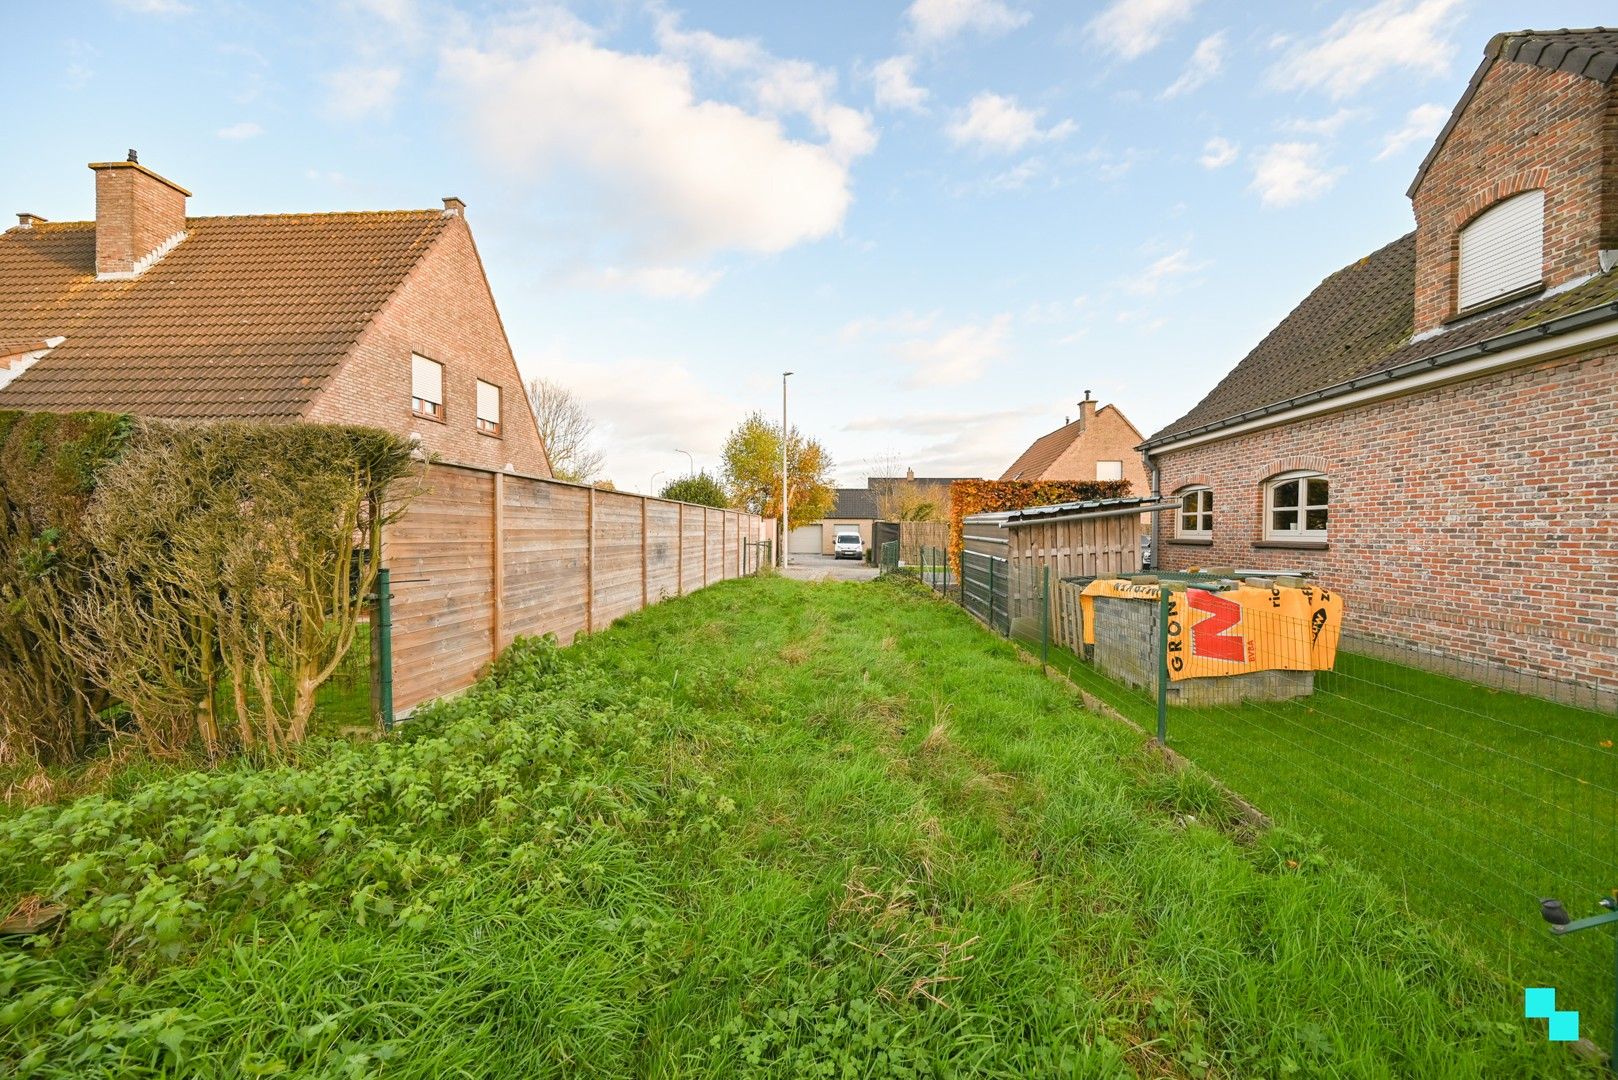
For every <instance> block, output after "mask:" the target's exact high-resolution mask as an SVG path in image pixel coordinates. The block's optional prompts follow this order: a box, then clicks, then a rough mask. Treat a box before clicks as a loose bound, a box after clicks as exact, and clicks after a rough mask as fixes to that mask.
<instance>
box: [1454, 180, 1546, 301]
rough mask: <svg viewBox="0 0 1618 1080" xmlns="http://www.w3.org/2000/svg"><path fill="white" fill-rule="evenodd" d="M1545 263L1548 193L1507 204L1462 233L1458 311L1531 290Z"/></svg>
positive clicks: (1499, 205)
mask: <svg viewBox="0 0 1618 1080" xmlns="http://www.w3.org/2000/svg"><path fill="white" fill-rule="evenodd" d="M1544 259H1545V193H1544V192H1543V191H1525V192H1523V193H1522V194H1521V195H1513V196H1512V197H1511V198H1509V199H1502V200H1501V201H1499V202H1497V203H1495V204H1494V205H1493V206H1491V207H1489V208H1488V209H1487V210H1485V211H1483V213H1481V214H1479V215H1478V216H1477V217H1475V218H1473V219H1472V222H1471V224H1469V225H1468V226H1467V227H1466V228H1464V229H1462V230H1461V241H1460V268H1459V270H1458V272H1457V274H1456V299H1455V307H1456V310H1458V311H1465V310H1466V309H1467V308H1473V307H1477V306H1478V305H1479V304H1486V303H1488V302H1489V301H1490V300H1495V299H1498V298H1500V297H1503V296H1511V295H1513V294H1515V293H1520V292H1523V291H1524V290H1526V289H1531V288H1533V287H1534V286H1536V285H1538V284H1539V283H1540V277H1541V273H1542V270H1541V265H1542V263H1543V262H1544Z"/></svg>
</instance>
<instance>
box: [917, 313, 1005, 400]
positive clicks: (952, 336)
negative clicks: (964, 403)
mask: <svg viewBox="0 0 1618 1080" xmlns="http://www.w3.org/2000/svg"><path fill="white" fill-rule="evenodd" d="M1010 331H1011V316H1010V315H1009V314H1006V315H996V316H995V317H994V318H993V319H990V320H989V321H988V322H986V323H964V324H962V325H960V326H956V327H953V328H951V329H949V330H945V331H944V332H943V333H941V334H937V335H935V336H933V337H928V338H913V339H911V340H909V341H904V342H900V343H899V345H898V346H897V347H896V348H895V350H894V351H895V352H896V353H897V354H898V356H899V358H900V359H901V360H904V361H905V362H906V363H908V364H910V365H912V366H913V367H914V369H915V370H914V371H913V372H912V373H911V376H910V379H909V383H910V385H911V386H913V387H935V386H960V385H962V384H964V383H970V382H975V381H977V380H978V379H979V378H981V377H982V375H983V373H984V371H986V370H987V369H988V366H989V364H990V363H992V362H993V361H995V360H999V359H1000V358H1001V357H1003V356H1004V355H1005V353H1006V338H1007V336H1008V335H1009V333H1010Z"/></svg>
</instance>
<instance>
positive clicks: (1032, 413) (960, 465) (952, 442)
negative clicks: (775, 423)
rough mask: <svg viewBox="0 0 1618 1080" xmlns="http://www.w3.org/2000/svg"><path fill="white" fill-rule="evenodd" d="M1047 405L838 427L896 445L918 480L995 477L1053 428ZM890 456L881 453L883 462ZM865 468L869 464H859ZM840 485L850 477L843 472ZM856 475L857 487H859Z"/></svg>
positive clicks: (882, 417)
mask: <svg viewBox="0 0 1618 1080" xmlns="http://www.w3.org/2000/svg"><path fill="white" fill-rule="evenodd" d="M1048 409H1049V404H1048V403H1046V402H1041V403H1039V404H1038V405H1034V406H1030V407H1025V408H1013V409H990V410H985V411H983V412H965V411H945V410H939V411H937V412H917V413H901V414H898V415H894V414H893V413H881V414H875V415H870V416H860V417H856V418H855V419H853V420H850V421H849V422H848V423H846V424H844V425H843V428H842V430H844V431H847V432H853V433H856V434H862V433H872V434H874V435H879V436H881V437H882V438H883V439H885V440H888V445H889V446H892V445H893V442H894V441H897V442H899V443H901V444H902V445H903V446H904V449H903V450H902V452H901V456H902V458H903V460H904V462H905V463H906V464H907V465H910V466H913V467H914V468H915V470H916V474H917V475H918V476H991V477H993V476H999V475H1000V473H1001V471H1002V470H1003V469H1005V467H1006V466H1007V465H1009V464H1010V463H1011V460H1012V458H1013V457H1015V456H1016V455H1017V454H1018V453H1020V452H1021V451H1022V448H1023V447H1025V446H1027V445H1028V443H1029V442H1030V441H1031V440H1032V439H1033V438H1034V436H1035V435H1042V434H1044V433H1045V432H1046V431H1048V430H1050V429H1051V428H1053V427H1055V425H1056V420H1055V419H1052V418H1051V417H1050V414H1049V412H1048ZM890 456H891V454H885V455H883V457H884V458H887V457H890ZM864 465H865V468H866V469H867V470H869V469H871V468H872V467H883V468H885V467H886V466H885V465H882V466H874V465H873V463H864ZM843 479H844V481H845V482H848V481H850V480H851V479H852V478H851V477H850V476H848V475H847V474H845V475H844V476H843ZM863 481H864V477H863V476H860V477H859V478H858V479H857V480H853V482H856V483H862V482H863Z"/></svg>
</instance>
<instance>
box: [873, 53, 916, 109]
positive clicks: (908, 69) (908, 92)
mask: <svg viewBox="0 0 1618 1080" xmlns="http://www.w3.org/2000/svg"><path fill="white" fill-rule="evenodd" d="M915 77H916V58H915V57H914V56H904V55H900V56H890V57H888V58H887V59H886V60H884V61H882V62H881V63H879V64H877V65H876V66H875V67H873V68H872V69H871V84H872V86H873V87H874V88H875V93H876V103H877V104H878V105H880V106H881V107H882V108H884V109H905V110H908V111H910V112H925V111H926V110H927V97H928V94H927V90H926V88H925V87H921V86H917V85H916V83H915Z"/></svg>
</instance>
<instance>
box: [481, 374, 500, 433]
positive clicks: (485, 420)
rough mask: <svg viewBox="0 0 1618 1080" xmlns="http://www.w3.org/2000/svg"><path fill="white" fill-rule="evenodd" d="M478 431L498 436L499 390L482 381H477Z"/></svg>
mask: <svg viewBox="0 0 1618 1080" xmlns="http://www.w3.org/2000/svg"><path fill="white" fill-rule="evenodd" d="M478 430H479V431H481V432H484V433H485V434H488V435H498V434H500V388H499V387H498V386H496V385H494V383H486V382H484V381H483V380H482V379H479V380H478Z"/></svg>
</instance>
